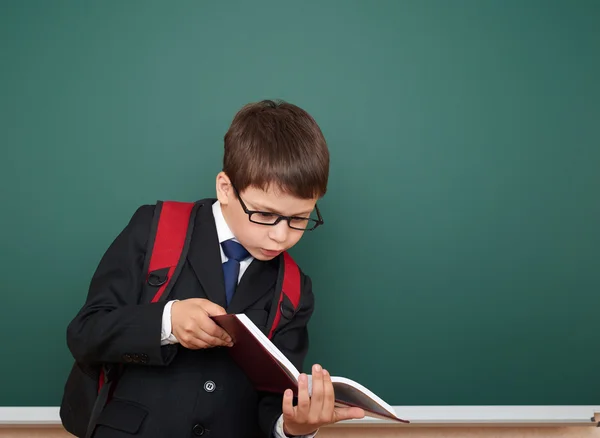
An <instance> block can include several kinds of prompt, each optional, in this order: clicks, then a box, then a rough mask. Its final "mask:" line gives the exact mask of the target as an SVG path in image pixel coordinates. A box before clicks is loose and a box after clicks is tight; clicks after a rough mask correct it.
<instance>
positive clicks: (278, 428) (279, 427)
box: [273, 414, 319, 438]
mask: <svg viewBox="0 0 600 438" xmlns="http://www.w3.org/2000/svg"><path fill="white" fill-rule="evenodd" d="M317 433H319V431H318V430H317V431H316V432H315V433H311V434H310V435H301V436H300V435H294V436H295V437H298V438H313V437H314V436H315V435H316V434H317ZM273 436H274V437H275V438H290V437H289V436H287V435H286V434H285V433H283V414H281V415H280V416H279V419H278V420H277V422H276V423H275V427H274V428H273Z"/></svg>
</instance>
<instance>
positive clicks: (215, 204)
mask: <svg viewBox="0 0 600 438" xmlns="http://www.w3.org/2000/svg"><path fill="white" fill-rule="evenodd" d="M328 174H329V152H328V149H327V144H326V142H325V139H324V137H323V135H322V133H321V130H320V129H319V127H318V125H317V124H316V122H315V121H314V120H313V119H312V117H311V116H310V115H309V114H307V113H306V112H305V111H304V110H302V109H300V108H298V107H297V106H294V105H291V104H288V103H275V102H272V101H263V102H260V103H257V104H249V105H246V106H245V107H244V108H242V109H241V110H240V111H239V112H238V114H237V115H236V116H235V118H234V120H233V122H232V124H231V126H230V128H229V130H228V132H227V133H226V135H225V150H224V158H223V171H222V172H220V173H219V174H218V175H217V177H216V192H217V199H206V200H202V201H201V202H200V204H201V207H199V209H198V213H197V215H196V218H195V224H194V231H193V235H192V239H191V243H190V246H189V252H188V255H187V260H186V263H185V265H184V266H183V268H182V270H181V273H180V274H179V277H178V279H177V282H176V283H175V285H174V287H173V289H172V290H171V293H170V295H169V297H168V299H167V300H165V301H162V302H157V303H151V304H138V297H139V293H140V290H141V287H142V284H143V277H144V272H143V271H144V270H143V264H144V259H145V249H146V244H147V240H148V235H149V233H150V228H151V222H152V217H153V213H154V206H151V205H148V206H142V207H140V208H139V209H138V210H137V211H136V212H135V214H134V215H133V217H132V218H131V220H130V222H129V224H128V225H127V227H126V228H125V229H124V230H123V231H122V232H121V234H120V235H119V236H118V237H117V238H116V240H115V241H114V242H113V243H112V245H111V246H110V247H109V249H108V250H107V252H106V254H105V255H104V257H103V258H102V260H101V262H100V264H99V266H98V269H97V271H96V272H95V274H94V276H93V278H92V281H91V285H90V290H89V294H88V298H87V301H86V303H85V305H84V306H83V308H82V309H81V310H80V312H79V313H78V315H77V316H76V317H75V318H74V320H73V321H72V322H71V323H70V324H69V327H68V330H67V342H68V346H69V348H70V350H71V352H72V354H73V356H74V357H75V359H76V360H77V361H78V362H80V363H82V364H94V363H96V364H97V363H118V364H124V365H125V367H124V371H123V373H122V374H121V376H120V377H119V380H118V383H117V385H116V388H115V390H114V393H113V394H112V397H111V398H110V401H109V402H108V403H107V405H106V406H105V407H104V409H103V411H102V412H101V413H100V415H99V417H98V420H97V423H96V429H95V433H94V435H93V436H94V437H96V438H113V437H114V438H117V437H131V436H140V437H150V438H153V437H157V438H158V437H161V438H162V437H169V438H171V437H172V438H178V437H192V436H211V437H218V438H228V437H231V438H244V437H248V438H251V437H259V436H260V437H276V438H283V437H289V436H314V434H316V432H317V431H318V429H319V427H321V426H323V425H325V424H330V423H334V422H336V421H340V420H344V419H350V418H361V417H362V416H364V412H363V411H362V410H361V409H358V408H351V409H339V408H334V402H333V386H332V384H331V380H330V378H329V374H328V373H327V371H326V370H322V369H321V367H320V366H319V365H314V366H313V367H312V376H313V392H312V396H311V397H310V398H309V396H308V389H307V378H306V375H305V374H303V375H302V376H301V379H300V387H299V392H298V400H297V405H296V406H294V405H293V398H292V395H291V391H286V393H285V394H284V395H283V396H281V395H274V394H266V393H260V392H257V391H255V390H254V388H253V387H252V385H251V384H250V382H249V381H248V379H247V378H246V376H245V375H244V374H243V373H242V372H241V371H240V369H239V368H238V367H237V366H236V365H235V363H234V362H233V361H232V360H231V359H230V357H229V356H228V352H227V348H228V347H229V346H231V345H232V344H231V338H230V337H229V335H228V334H227V333H226V332H225V331H223V330H222V329H221V328H220V327H218V326H217V325H216V324H215V323H214V322H213V321H212V320H211V319H210V316H212V315H220V314H225V313H245V314H246V315H247V316H248V317H249V318H250V319H252V320H253V322H254V323H255V324H256V325H258V326H259V327H261V328H262V329H264V328H265V326H266V323H267V320H268V317H269V311H270V308H271V303H272V300H273V298H274V294H275V293H278V292H277V291H275V283H276V278H277V272H278V266H279V263H282V261H281V258H282V255H281V253H282V252H283V251H285V250H288V249H289V248H291V247H292V246H294V245H295V244H296V243H297V242H298V241H299V240H300V238H301V237H302V235H303V233H304V231H305V230H311V229H314V228H315V227H317V226H318V225H320V224H321V223H322V220H321V216H320V213H319V212H318V207H317V206H316V202H317V200H318V199H319V198H321V197H322V196H323V195H324V194H325V191H326V187H327V180H328ZM313 211H315V212H316V215H317V217H318V219H314V214H313ZM282 215H284V216H283V217H282ZM311 215H312V217H311ZM232 272H233V278H234V280H231V278H232V275H231V273H232ZM235 277H237V279H235ZM301 280H302V287H301V298H300V304H299V306H298V309H297V312H296V313H295V315H294V316H293V318H292V320H291V321H290V322H289V323H288V324H286V325H285V326H284V327H282V329H281V330H280V331H278V332H276V333H275V335H274V337H273V339H272V341H273V342H274V343H275V345H277V347H278V348H279V349H281V351H282V352H283V353H284V354H285V355H286V356H287V357H288V359H290V361H291V362H292V363H293V364H294V365H295V366H296V367H297V368H298V369H301V367H302V362H303V360H304V358H305V356H306V353H307V349H308V334H307V323H308V321H309V319H310V317H311V314H312V312H313V300H314V297H313V293H312V286H311V280H310V278H309V277H308V276H306V275H305V274H304V273H301Z"/></svg>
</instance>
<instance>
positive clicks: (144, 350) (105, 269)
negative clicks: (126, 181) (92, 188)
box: [67, 205, 177, 365]
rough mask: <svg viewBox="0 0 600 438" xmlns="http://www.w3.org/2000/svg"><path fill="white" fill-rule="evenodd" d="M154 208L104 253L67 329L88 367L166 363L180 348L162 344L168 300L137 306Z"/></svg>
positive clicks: (72, 347)
mask: <svg viewBox="0 0 600 438" xmlns="http://www.w3.org/2000/svg"><path fill="white" fill-rule="evenodd" d="M153 216H154V206H153V205H145V206H142V207H140V208H138V210H137V211H136V212H135V213H134V215H133V216H132V218H131V219H130V221H129V223H128V224H127V226H126V227H125V229H123V231H121V233H120V234H119V235H118V236H117V237H116V239H115V240H114V241H113V242H112V244H111V245H110V246H109V248H108V249H107V251H106V252H105V254H104V255H103V257H102V259H101V261H100V263H99V265H98V267H97V269H96V271H95V273H94V274H93V276H92V280H91V283H90V286H89V291H88V295H87V299H86V301H85V303H84V305H83V307H82V308H81V310H80V311H79V312H78V314H77V315H76V316H75V318H74V319H73V320H72V321H71V323H70V324H69V325H68V327H67V345H68V347H69V350H70V351H71V354H72V355H73V357H74V358H75V360H76V361H78V362H80V363H84V364H90V365H91V364H99V363H136V364H147V365H167V364H169V363H170V361H171V360H172V359H173V357H174V355H175V353H176V351H177V346H176V345H165V346H161V342H160V339H161V328H162V313H163V308H164V306H165V304H166V303H165V302H158V303H151V304H138V302H139V299H140V296H141V293H142V286H143V283H144V275H143V267H144V261H145V255H146V246H147V241H148V237H149V233H150V229H151V226H152V219H153Z"/></svg>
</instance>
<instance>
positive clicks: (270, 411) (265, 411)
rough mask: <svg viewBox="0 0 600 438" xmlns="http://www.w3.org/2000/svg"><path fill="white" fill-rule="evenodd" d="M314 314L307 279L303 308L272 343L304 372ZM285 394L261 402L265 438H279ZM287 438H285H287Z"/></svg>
mask: <svg viewBox="0 0 600 438" xmlns="http://www.w3.org/2000/svg"><path fill="white" fill-rule="evenodd" d="M313 310H314V295H313V292H312V283H311V280H310V277H308V276H306V275H303V283H302V292H301V295H300V304H299V306H298V311H297V312H296V314H295V315H294V318H293V319H292V320H291V321H290V322H289V323H288V324H286V325H285V326H284V327H283V328H282V329H281V331H280V332H277V333H276V334H275V336H273V339H271V341H272V342H273V343H274V344H275V345H276V346H277V348H279V350H281V352H282V353H283V354H285V356H286V357H287V358H288V359H289V360H290V362H292V363H293V364H294V366H295V367H296V368H297V369H298V370H299V371H302V367H303V363H304V359H305V357H306V354H307V353H308V329H307V325H308V321H309V320H310V318H311V316H312V313H313ZM282 403H283V394H281V395H279V394H277V395H275V394H267V393H265V394H263V395H262V397H261V400H260V402H259V424H260V426H261V429H262V431H263V432H264V433H265V436H268V437H273V436H275V437H277V438H279V436H280V435H278V434H275V431H276V430H277V421H278V420H279V419H280V417H281V415H282ZM283 436H285V435H283Z"/></svg>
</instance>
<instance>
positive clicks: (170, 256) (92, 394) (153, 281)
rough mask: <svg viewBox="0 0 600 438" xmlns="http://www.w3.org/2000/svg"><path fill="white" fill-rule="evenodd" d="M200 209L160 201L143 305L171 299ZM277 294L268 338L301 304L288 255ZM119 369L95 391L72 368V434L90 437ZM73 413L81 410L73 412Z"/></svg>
mask: <svg viewBox="0 0 600 438" xmlns="http://www.w3.org/2000/svg"><path fill="white" fill-rule="evenodd" d="M199 205H200V204H199V203H191V202H175V201H158V202H157V204H156V209H155V213H154V219H153V224H152V230H151V232H150V236H149V241H148V245H149V247H148V252H147V256H146V262H145V264H144V271H145V272H146V282H147V283H148V284H149V285H151V286H153V287H152V288H144V290H145V291H146V293H145V296H143V298H142V300H141V301H142V302H152V303H155V302H158V301H161V300H166V299H167V298H168V296H169V293H170V291H171V289H172V288H173V285H174V284H175V282H176V280H177V277H178V275H179V273H180V272H181V269H182V267H183V264H184V263H185V260H186V256H187V252H188V249H189V244H190V242H191V237H192V233H193V224H194V222H195V216H196V211H197V208H198V207H199ZM156 272H160V273H161V275H159V276H157V275H152V274H153V273H156ZM165 272H167V274H166V275H165V274H164V273H165ZM157 278H158V280H157ZM156 287H158V290H156ZM276 290H279V291H280V292H279V295H275V298H274V302H273V305H272V306H271V308H272V309H273V310H274V311H275V312H274V314H273V312H271V313H272V314H271V315H269V321H270V329H269V333H268V337H269V339H271V338H272V337H273V334H274V332H275V330H276V329H277V328H278V327H279V325H280V323H281V322H282V311H283V310H287V308H286V306H284V301H285V302H286V303H285V304H287V303H288V302H289V303H291V306H292V307H293V309H289V310H290V311H289V312H284V314H285V318H286V319H291V317H292V316H293V314H295V312H296V310H297V308H298V304H299V302H300V291H301V284H300V270H299V268H298V265H297V264H296V262H294V260H293V259H292V257H291V256H290V255H289V254H288V253H287V252H284V253H283V263H281V264H280V268H279V275H278V280H277V288H276ZM148 291H151V292H148ZM286 298H287V299H286ZM290 312H291V316H290V315H289V313H290ZM267 326H268V327H269V325H267ZM121 368H122V366H114V365H111V366H104V367H101V368H100V369H99V372H98V373H94V378H95V377H96V376H97V380H96V382H97V384H95V385H94V386H93V388H91V387H90V385H89V384H87V385H86V384H85V382H86V381H89V380H90V379H89V377H90V375H89V374H90V373H89V372H88V373H85V372H82V371H81V367H79V365H78V364H77V363H75V364H74V365H73V369H72V370H71V374H70V375H69V378H68V379H67V383H66V385H65V392H64V394H63V400H62V403H61V407H60V416H61V421H62V424H63V426H64V427H65V429H66V430H67V431H68V432H70V433H71V434H73V435H75V436H78V437H83V436H85V437H91V436H92V433H93V431H94V428H95V424H96V420H97V418H98V415H100V412H102V409H103V408H104V406H105V404H106V402H107V401H108V400H109V398H110V395H111V394H112V392H113V391H114V386H115V384H116V382H117V381H118V375H119V374H120V370H121ZM84 374H86V377H87V379H85V377H84ZM74 391H78V392H79V394H78V395H74V394H73V393H74ZM81 392H84V393H85V394H81ZM71 396H73V399H74V400H75V399H76V400H77V401H78V403H77V404H75V403H69V402H70V399H71ZM82 399H83V400H85V402H84V403H81V402H82ZM74 405H75V406H74ZM75 409H77V412H74V411H75Z"/></svg>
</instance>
